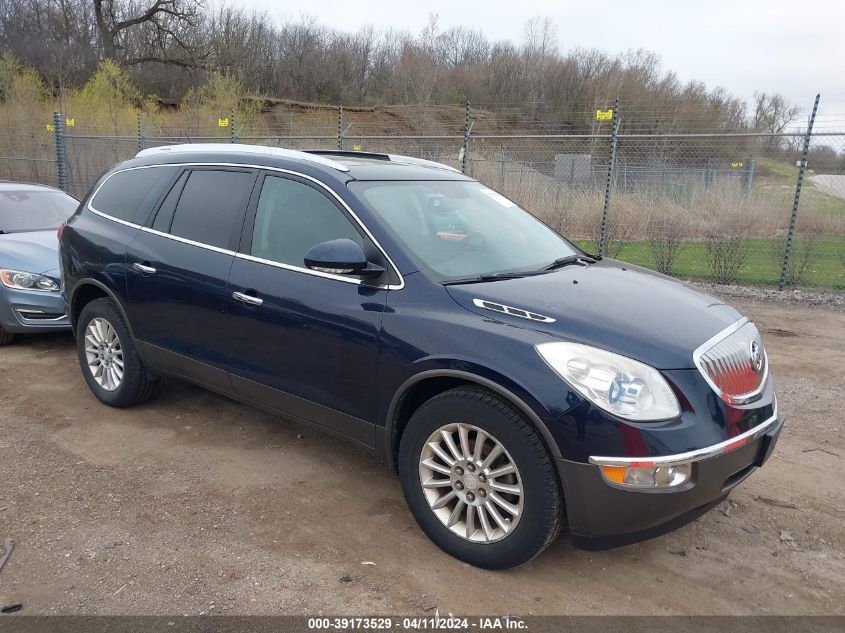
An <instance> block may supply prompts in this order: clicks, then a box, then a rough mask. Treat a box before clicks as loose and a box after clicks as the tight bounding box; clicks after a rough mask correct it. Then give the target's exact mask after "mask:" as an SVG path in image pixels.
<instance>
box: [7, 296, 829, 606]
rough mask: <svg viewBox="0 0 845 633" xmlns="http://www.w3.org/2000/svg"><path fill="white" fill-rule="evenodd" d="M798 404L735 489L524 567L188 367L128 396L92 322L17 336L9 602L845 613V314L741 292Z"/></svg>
mask: <svg viewBox="0 0 845 633" xmlns="http://www.w3.org/2000/svg"><path fill="white" fill-rule="evenodd" d="M731 301H732V302H733V303H734V304H735V305H738V307H740V308H741V309H743V310H744V311H745V312H746V313H747V314H749V315H750V316H751V317H752V318H753V319H754V320H755V321H756V323H757V324H758V326H759V327H760V329H761V331H762V332H763V336H764V339H765V341H766V344H767V348H768V353H769V356H770V359H771V363H772V366H773V371H774V373H775V377H776V380H777V385H778V394H779V401H780V407H781V410H782V411H783V412H784V413H785V414H786V416H787V425H786V427H785V429H784V432H783V435H782V438H781V441H780V442H779V444H778V446H777V450H776V452H775V454H774V456H773V457H772V459H771V460H770V461H769V463H768V464H767V465H766V467H765V468H763V469H762V470H761V471H759V472H757V473H755V474H754V475H753V476H752V477H751V478H750V479H749V480H748V481H746V482H745V483H744V484H742V485H741V486H740V487H739V488H738V489H737V490H736V491H735V492H734V493H733V495H732V497H731V499H730V501H728V502H726V503H724V504H722V505H721V506H720V507H719V508H717V509H715V510H713V511H711V512H710V513H708V514H706V515H705V516H704V517H702V518H700V519H699V520H697V521H696V522H694V523H693V524H691V525H688V526H686V527H684V528H681V529H680V530H678V531H676V532H674V533H672V534H669V535H667V536H664V537H661V538H658V539H655V540H652V541H649V542H646V543H642V544H638V545H633V546H629V547H625V548H621V549H617V550H613V551H607V552H599V553H590V552H581V551H577V550H575V549H573V547H572V546H571V545H570V543H569V542H568V540H567V538H566V536H565V535H563V536H562V537H561V538H560V539H559V540H558V541H557V542H556V543H554V544H553V545H552V546H551V547H550V548H549V549H548V550H546V552H544V553H543V554H542V555H541V556H540V557H539V558H538V559H536V560H535V561H534V562H532V563H529V564H528V565H525V566H523V567H522V568H519V569H517V570H512V571H508V572H488V571H482V570H478V569H475V568H471V567H469V566H468V565H465V564H462V563H460V562H458V561H456V560H454V559H452V558H450V557H449V556H447V555H446V554H444V553H442V552H441V551H440V550H439V549H437V548H436V547H435V546H434V545H433V544H432V543H431V542H429V540H428V539H427V538H426V537H425V536H424V535H423V533H422V532H421V531H420V530H419V529H418V527H417V526H416V524H415V523H414V520H413V518H412V517H411V515H410V513H409V512H408V510H407V509H406V506H405V503H404V500H403V498H402V494H401V491H400V487H399V482H398V481H397V479H396V478H395V477H394V476H393V475H392V474H391V472H389V471H388V470H387V468H386V467H384V466H383V465H381V464H380V463H379V462H378V461H377V460H376V459H375V458H374V457H373V456H371V455H369V454H367V453H365V452H364V451H363V450H360V449H358V448H355V447H352V446H350V445H349V444H346V443H344V442H342V441H340V440H336V439H333V438H331V437H328V436H325V435H322V434H320V433H318V432H316V431H313V430H311V429H310V428H306V427H303V426H298V425H296V424H292V423H289V422H285V421H282V420H280V419H278V418H273V417H271V416H269V415H266V414H264V413H262V412H260V411H256V410H254V409H252V408H249V407H247V406H244V405H241V404H238V403H236V402H233V401H230V400H227V399H225V398H221V397H218V396H215V395H212V394H210V393H207V392H204V391H202V390H200V389H197V388H193V387H189V386H185V385H182V384H176V383H168V384H165V385H163V388H162V389H161V391H160V392H159V396H158V398H157V399H156V400H154V401H153V402H151V403H149V404H147V405H145V406H142V407H139V408H136V409H133V410H126V411H118V410H114V409H108V408H106V407H104V406H102V405H100V404H99V403H98V402H97V401H96V400H95V399H94V397H93V396H92V395H91V394H90V393H89V391H88V389H87V388H86V386H85V384H84V383H83V381H82V378H81V376H80V372H79V368H78V365H77V364H76V359H75V354H74V348H73V342H72V339H71V338H70V336H65V335H63V336H50V337H32V338H28V339H21V340H19V341H18V342H16V343H15V344H14V345H12V346H10V347H7V348H3V349H2V350H0V481H2V488H0V540H2V539H3V538H5V537H7V536H8V537H11V538H12V539H13V540H14V542H15V549H14V552H13V553H12V555H11V557H10V559H9V561H8V563H7V564H6V566H5V567H4V568H3V569H2V571H0V606H2V605H8V604H10V603H17V602H21V603H23V605H24V606H23V610H22V611H21V613H28V614H189V615H196V614H202V613H227V614H232V613H237V614H318V613H323V614H360V615H367V614H369V615H372V614H388V613H389V614H432V615H433V614H434V609H435V608H437V609H439V612H440V613H441V614H443V613H447V612H452V613H455V614H461V615H472V614H507V613H510V614H519V615H531V614H533V615H540V614H642V615H647V614H845V547H843V545H845V529H843V526H845V485H843V482H842V472H843V468H842V466H843V455H845V439H843V426H845V415H843V408H842V403H841V401H840V400H839V399H840V398H841V397H843V382H842V381H843V377H845V311H843V310H841V309H836V308H831V307H829V306H816V307H806V306H801V305H795V304H790V303H788V302H781V303H773V302H767V301H754V300H751V299H736V298H734V299H732V300H731Z"/></svg>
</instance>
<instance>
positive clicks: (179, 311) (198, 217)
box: [126, 167, 256, 391]
mask: <svg viewBox="0 0 845 633" xmlns="http://www.w3.org/2000/svg"><path fill="white" fill-rule="evenodd" d="M255 177H256V172H255V171H254V170H251V169H240V168H228V167H204V168H189V169H184V170H183V171H182V172H181V173H180V174H179V175H178V176H177V177H176V178H175V179H174V181H173V185H172V187H171V189H170V190H169V192H168V193H167V194H166V195H165V196H164V197H163V199H162V201H161V204H160V205H159V207H158V209H157V210H156V213H155V214H154V215H153V217H152V218H151V220H150V222H148V226H146V227H144V228H142V229H141V230H140V231H139V232H138V234H137V235H136V237H135V239H134V240H133V241H132V242H131V243H130V244H129V247H128V248H127V254H126V266H127V271H128V272H127V284H128V295H129V305H128V307H127V312H128V316H129V320H130V322H131V324H132V328H133V334H134V336H135V338H136V339H137V341H138V347H139V349H140V351H141V353H142V355H143V356H144V358H145V360H147V362H149V363H150V364H151V365H152V366H153V367H155V368H157V369H159V370H161V371H169V372H173V373H175V374H178V375H180V376H184V377H186V378H190V379H192V380H194V381H195V382H198V383H200V384H203V385H205V386H207V387H211V388H213V389H217V390H223V391H230V384H229V380H228V376H227V357H226V353H225V351H224V348H225V339H226V337H227V331H226V328H227V321H226V304H227V292H226V284H227V278H228V276H229V270H230V268H231V267H232V261H233V259H234V250H235V244H236V243H237V241H238V239H239V236H240V232H241V227H242V224H243V217H244V212H245V207H246V203H247V201H248V199H249V195H250V192H251V191H252V187H253V184H254V182H255Z"/></svg>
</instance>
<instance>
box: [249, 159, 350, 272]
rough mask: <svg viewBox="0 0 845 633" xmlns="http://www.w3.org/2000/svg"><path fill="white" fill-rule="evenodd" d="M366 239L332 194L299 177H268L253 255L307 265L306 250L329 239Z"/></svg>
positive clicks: (251, 250)
mask: <svg viewBox="0 0 845 633" xmlns="http://www.w3.org/2000/svg"><path fill="white" fill-rule="evenodd" d="M340 238H348V239H350V240H354V241H355V242H357V243H358V244H360V245H361V246H362V247H363V246H364V240H363V238H362V236H361V234H360V233H359V232H358V231H357V230H356V229H355V227H354V226H353V225H352V223H351V221H350V220H349V219H348V218H347V217H346V216H345V215H344V214H343V212H342V211H341V210H340V209H339V208H338V207H337V206H336V205H335V204H334V203H333V202H332V201H331V200H329V198H328V197H326V196H325V195H323V194H322V193H320V192H319V191H317V190H316V189H315V188H314V187H311V186H309V185H306V184H304V183H302V182H299V181H297V180H291V179H289V178H282V177H278V176H266V177H265V178H264V184H263V185H262V187H261V194H260V196H259V198H258V207H257V209H256V213H255V225H254V228H253V231H252V245H251V248H250V254H251V255H252V256H253V257H260V258H261V259H266V260H270V261H273V262H278V263H280V264H287V265H289V266H296V267H297V268H305V253H307V252H308V250H309V249H310V248H311V247H313V246H316V245H317V244H319V243H320V242H325V241H327V240H336V239H340Z"/></svg>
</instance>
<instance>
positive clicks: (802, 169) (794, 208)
mask: <svg viewBox="0 0 845 633" xmlns="http://www.w3.org/2000/svg"><path fill="white" fill-rule="evenodd" d="M819 97H821V95H820V94H817V95H816V102H815V103H814V104H813V111H812V112H811V113H810V120H809V122H808V123H807V133H806V134H805V135H804V147H803V149H802V151H801V162H800V163H799V165H798V181H797V182H796V183H795V197H794V198H793V199H792V216H791V217H790V218H789V232H788V233H787V234H786V249H785V250H784V251H783V265H782V266H781V269H780V286H779V287H778V290H783V288H784V286H786V273H787V271H788V269H789V257H790V256H791V255H792V240H793V239H794V238H795V224H796V223H797V222H798V200H799V198H800V197H801V184H802V183H803V182H804V172H805V171H806V170H807V152H808V151H809V150H810V139H811V138H812V136H813V123H814V122H815V120H816V111H817V110H818V109H819Z"/></svg>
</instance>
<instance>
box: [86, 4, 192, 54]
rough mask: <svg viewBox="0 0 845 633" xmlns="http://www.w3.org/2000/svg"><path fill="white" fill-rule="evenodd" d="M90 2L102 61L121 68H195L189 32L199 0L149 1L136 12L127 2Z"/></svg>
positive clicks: (135, 8) (134, 6) (133, 5)
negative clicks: (153, 65)
mask: <svg viewBox="0 0 845 633" xmlns="http://www.w3.org/2000/svg"><path fill="white" fill-rule="evenodd" d="M92 1H93V4H94V17H95V20H96V24H97V29H98V31H99V34H100V45H101V47H102V54H103V57H104V58H106V59H113V60H115V61H117V62H119V63H121V64H123V65H135V64H143V63H149V62H157V63H161V64H174V65H177V66H186V67H194V66H197V65H198V62H197V53H198V51H197V47H196V42H193V41H191V39H192V38H191V33H192V29H194V28H195V27H196V26H197V24H198V21H199V15H200V11H201V10H202V9H203V8H204V3H203V2H202V0H153V2H151V3H150V4H149V5H148V6H147V7H146V8H140V9H139V8H137V5H136V3H135V2H132V1H131V0H92Z"/></svg>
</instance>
